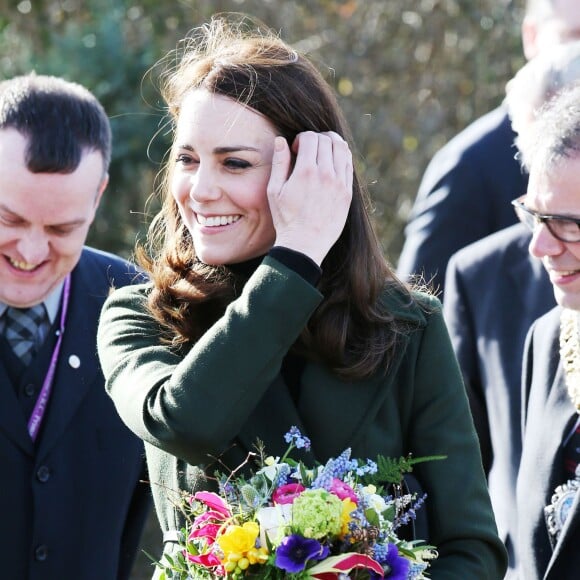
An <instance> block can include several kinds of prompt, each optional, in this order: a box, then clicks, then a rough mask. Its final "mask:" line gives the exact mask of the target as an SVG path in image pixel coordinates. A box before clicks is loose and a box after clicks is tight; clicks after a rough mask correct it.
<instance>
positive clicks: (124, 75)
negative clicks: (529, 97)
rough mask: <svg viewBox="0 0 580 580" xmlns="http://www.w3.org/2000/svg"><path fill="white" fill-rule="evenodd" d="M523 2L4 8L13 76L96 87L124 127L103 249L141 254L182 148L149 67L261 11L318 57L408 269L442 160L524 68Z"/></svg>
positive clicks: (122, 3)
mask: <svg viewBox="0 0 580 580" xmlns="http://www.w3.org/2000/svg"><path fill="white" fill-rule="evenodd" d="M522 5H523V2H519V3H518V2H515V0H416V1H415V2H411V3H408V2H398V1H395V0H317V1H311V0H287V1H285V2H278V1H275V0H176V1H175V2H158V1H157V0H82V1H81V0H44V1H34V2H29V1H27V0H24V1H20V2H8V1H7V0H0V55H3V56H2V57H0V77H1V78H6V77H10V76H13V75H15V74H18V73H22V72H27V71H29V70H30V69H35V70H36V71H37V72H39V73H50V74H57V75H62V76H64V77H65V78H69V79H71V80H75V81H78V82H80V83H82V84H84V85H86V86H87V87H88V88H90V89H91V90H93V91H94V92H95V94H96V95H97V96H98V97H99V98H100V99H101V101H102V102H103V104H104V105H105V107H106V109H107V111H108V112H109V114H110V117H111V122H112V125H113V131H114V157H113V160H112V165H111V181H110V185H109V188H108V191H107V193H106V195H105V197H104V200H103V202H102V207H101V208H100V211H99V214H98V216H97V219H96V221H95V224H94V226H93V229H92V231H91V234H90V238H89V241H90V242H91V243H92V244H94V245H96V246H98V247H101V248H104V249H108V250H112V251H116V252H119V253H121V254H123V255H126V256H128V255H130V254H131V251H132V248H133V246H134V242H135V236H136V235H137V233H138V232H141V233H142V232H144V231H145V228H146V225H147V224H148V222H149V220H150V217H151V216H150V215H147V213H146V212H149V214H151V212H154V211H155V209H156V207H157V206H156V205H155V204H153V205H151V206H150V207H149V208H147V209H146V201H147V199H149V198H150V196H151V193H152V191H153V187H154V178H155V175H156V174H157V172H158V170H159V168H160V163H161V161H162V159H163V157H164V153H165V151H166V149H167V146H168V135H166V134H165V133H164V130H163V119H164V111H163V107H162V104H161V103H160V100H159V96H158V94H157V91H156V89H155V87H154V85H153V83H152V82H151V81H152V79H151V78H150V77H149V76H148V74H147V72H148V71H149V69H150V68H151V67H152V65H153V64H154V63H155V62H156V61H157V60H158V59H159V58H161V57H162V56H164V55H165V54H166V53H167V51H169V50H171V49H172V48H174V47H175V45H176V43H177V41H178V40H179V39H180V38H182V37H183V36H184V35H185V34H186V32H187V31H188V30H190V29H191V28H193V27H195V26H197V25H199V24H201V23H203V22H205V21H207V19H208V18H209V16H210V15H211V14H212V13H216V12H221V11H239V12H246V13H249V14H252V15H254V16H257V17H258V18H260V19H261V20H263V21H264V22H265V23H266V24H268V25H269V26H271V27H272V28H274V29H276V30H279V31H280V33H281V35H282V37H283V38H284V39H285V40H288V41H290V42H291V43H293V44H294V45H295V46H297V47H298V48H300V49H302V50H306V51H307V52H308V53H309V54H310V56H311V57H312V58H313V59H314V61H315V62H316V63H317V64H318V65H319V67H320V68H321V70H322V71H323V72H324V73H325V75H326V77H327V78H328V80H329V82H330V83H331V84H332V85H333V86H334V88H335V89H336V91H337V93H338V94H339V97H340V101H341V104H342V106H343V107H344V110H345V113H346V116H347V118H348V119H349V122H350V123H351V126H352V129H353V135H354V139H355V142H356V146H357V149H358V165H359V167H360V168H361V169H362V170H363V175H364V177H365V179H366V181H367V183H368V185H369V188H370V191H371V195H372V198H373V202H374V207H375V214H374V215H375V219H376V223H377V226H378V229H379V233H380V237H381V240H382V242H383V246H384V249H385V253H386V255H387V256H388V257H389V258H390V259H391V261H393V262H395V261H396V259H397V256H398V253H399V251H400V248H401V245H402V228H403V225H404V222H405V220H406V217H407V214H408V211H409V209H410V207H411V204H412V201H413V199H414V197H415V194H416V191H417V187H418V183H419V179H420V177H421V175H422V172H423V170H424V169H425V167H426V165H427V163H428V161H429V160H430V158H431V157H432V156H433V154H434V152H435V151H436V150H437V149H438V148H439V147H440V146H442V145H443V143H445V142H446V141H447V140H448V139H449V138H450V137H451V136H452V135H454V134H456V133H457V132H458V131H459V130H461V129H462V128H463V127H465V126H466V125H467V124H468V123H469V122H470V121H472V120H473V119H475V118H476V117H477V116H479V115H480V114H482V113H484V112H486V111H488V110H490V109H491V108H493V107H494V106H496V105H497V104H498V103H499V102H500V101H501V99H502V98H503V95H504V87H505V83H506V82H507V81H508V80H509V79H510V78H511V76H512V75H513V74H514V72H515V70H517V68H518V67H519V66H520V65H521V64H522V63H523V56H522V54H521V46H520V45H521V41H520V21H521V14H522Z"/></svg>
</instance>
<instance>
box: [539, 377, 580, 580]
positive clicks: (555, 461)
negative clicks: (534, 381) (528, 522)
mask: <svg viewBox="0 0 580 580" xmlns="http://www.w3.org/2000/svg"><path fill="white" fill-rule="evenodd" d="M573 415H574V412H573V407H572V405H571V403H570V399H569V397H568V393H567V391H566V387H565V383H564V372H563V370H562V367H561V366H559V367H558V371H557V373H556V378H555V380H554V385H553V388H552V389H551V390H550V394H549V396H548V399H547V402H546V414H545V415H544V417H543V425H542V429H541V432H540V433H538V434H537V441H538V444H539V447H540V448H543V449H544V453H543V454H542V456H541V457H540V460H539V464H540V466H544V467H545V468H546V469H549V473H550V475H549V477H546V478H544V477H543V478H541V479H542V480H543V481H544V482H545V484H544V485H545V488H544V490H543V495H544V497H545V498H546V504H547V503H548V502H549V501H550V500H551V497H552V495H553V493H554V491H555V489H556V487H557V486H558V485H561V484H562V483H563V481H562V465H563V445H562V444H563V442H564V440H565V438H566V435H567V434H568V431H569V430H570V428H571V418H572V416H573ZM531 428H534V427H533V426H531ZM545 430H549V432H550V433H551V434H552V435H550V434H549V433H546V432H545ZM541 507H542V509H543V507H544V506H541ZM579 516H580V507H579V505H578V497H576V498H575V501H574V504H573V506H572V508H571V510H570V514H569V515H568V520H567V523H566V525H565V526H564V528H563V530H562V533H561V535H560V538H559V540H558V542H557V544H556V546H555V548H554V551H553V553H552V557H551V558H550V562H549V564H548V567H547V571H546V575H547V574H548V572H549V571H550V570H551V569H552V568H553V566H554V565H555V563H556V562H557V559H558V555H559V554H560V553H561V552H562V550H563V549H564V548H563V546H564V545H565V544H566V543H567V541H568V539H569V538H570V537H571V536H572V534H571V531H572V530H573V529H574V528H575V527H576V525H577V520H578V517H579ZM573 549H577V547H574V548H573Z"/></svg>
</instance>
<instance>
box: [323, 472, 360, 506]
mask: <svg viewBox="0 0 580 580" xmlns="http://www.w3.org/2000/svg"><path fill="white" fill-rule="evenodd" d="M329 491H330V493H333V494H334V495H335V496H336V497H338V498H339V499H350V500H351V501H352V502H353V503H355V504H358V497H357V496H356V493H355V492H354V489H352V487H350V485H348V483H344V481H342V480H340V479H338V478H336V477H335V478H333V480H332V483H331V484H330V490H329Z"/></svg>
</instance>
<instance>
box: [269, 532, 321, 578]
mask: <svg viewBox="0 0 580 580" xmlns="http://www.w3.org/2000/svg"><path fill="white" fill-rule="evenodd" d="M328 554H329V550H328V547H327V546H323V545H322V544H321V543H320V542H319V541H318V540H313V539H307V538H303V537H302V536H299V535H298V534H292V535H291V536H287V537H286V538H284V539H283V540H282V543H281V544H280V546H278V549H277V550H276V567H278V568H280V569H282V570H286V572H289V573H290V574H296V573H297V572H302V570H304V568H305V567H306V563H307V562H308V560H324V558H326V557H327V556H328Z"/></svg>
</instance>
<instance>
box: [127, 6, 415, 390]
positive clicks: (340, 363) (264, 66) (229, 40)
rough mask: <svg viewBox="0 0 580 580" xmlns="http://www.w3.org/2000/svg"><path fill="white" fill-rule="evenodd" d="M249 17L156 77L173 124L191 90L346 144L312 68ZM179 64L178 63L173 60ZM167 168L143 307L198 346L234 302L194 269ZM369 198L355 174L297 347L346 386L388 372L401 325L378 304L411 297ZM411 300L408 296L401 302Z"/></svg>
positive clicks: (147, 251)
mask: <svg viewBox="0 0 580 580" xmlns="http://www.w3.org/2000/svg"><path fill="white" fill-rule="evenodd" d="M250 24H251V29H252V30H250V29H249V27H248V19H247V17H246V18H245V19H242V20H238V21H237V22H235V23H234V24H232V22H231V16H228V17H225V16H223V15H221V16H218V17H214V18H213V19H212V21H211V22H210V23H209V24H207V25H205V26H203V27H201V28H198V29H195V30H194V31H193V32H192V33H191V34H190V35H189V36H188V37H187V38H186V39H185V40H184V41H182V43H181V45H180V48H179V49H178V51H177V52H174V53H172V55H171V59H172V62H173V64H172V65H171V66H170V69H169V70H168V71H166V72H165V73H163V74H162V76H161V80H162V86H161V91H162V95H163V97H164V99H165V102H166V104H167V107H168V111H169V114H170V117H171V120H172V123H173V127H174V125H175V120H176V119H177V118H178V117H179V113H180V106H181V103H182V101H183V98H184V96H185V95H186V94H187V93H188V92H190V91H192V90H195V89H204V90H207V91H210V92H213V93H217V94H220V95H224V96H226V97H229V98H231V99H234V100H235V101H237V102H241V103H243V104H244V105H246V106H249V107H251V108H252V109H254V110H255V111H257V112H259V113H260V114H262V115H264V116H265V117H266V118H267V119H269V120H270V122H271V123H272V124H273V125H274V126H275V127H276V129H277V130H278V131H279V133H280V135H282V136H284V137H285V138H286V139H287V141H288V143H292V141H293V140H294V138H295V137H296V135H297V134H298V133H301V132H303V131H316V132H322V131H335V132H336V133H338V134H339V135H341V136H342V137H343V138H344V139H345V140H347V141H348V142H349V143H351V142H352V141H351V138H350V131H349V129H348V126H347V123H346V121H345V119H344V117H343V115H342V113H341V110H340V107H339V105H338V103H337V101H336V98H335V96H334V93H333V91H332V90H331V88H330V86H329V85H328V84H327V82H326V81H325V80H324V78H323V77H322V75H321V74H320V72H319V71H318V70H317V69H316V68H315V66H314V65H313V64H312V63H311V62H310V61H309V60H308V59H307V58H305V57H304V56H303V55H301V54H298V53H297V52H296V51H295V50H294V49H293V48H291V47H290V46H288V45H287V44H286V43H284V42H283V41H282V40H281V39H280V38H279V37H278V36H277V35H275V34H274V33H272V32H271V31H268V30H267V29H266V28H265V27H264V26H262V25H261V24H256V21H250ZM176 57H177V58H176ZM173 163H174V162H173V160H172V159H169V160H168V162H167V165H166V167H165V171H164V174H163V179H162V181H161V182H160V187H159V188H158V191H159V193H160V194H161V196H162V199H163V206H162V209H161V211H160V212H159V214H158V215H157V216H156V217H155V219H154V220H153V222H152V224H151V226H150V230H149V233H148V238H147V243H146V245H145V246H138V248H137V258H138V260H139V262H140V264H141V266H142V267H144V268H145V270H146V271H147V272H148V273H149V274H150V276H151V279H152V281H153V284H154V288H153V290H152V292H151V294H150V296H149V302H148V306H149V309H150V311H151V312H152V314H153V315H154V316H155V318H156V319H157V320H158V321H159V322H160V323H161V324H162V326H163V327H164V328H165V329H166V331H167V334H166V338H167V340H169V341H171V342H172V343H173V344H175V345H179V344H184V343H191V342H193V341H195V340H197V339H198V338H199V337H200V336H201V335H202V334H203V333H204V332H205V331H206V330H207V329H208V327H209V326H210V325H211V324H212V323H213V322H215V320H217V318H218V317H219V316H221V315H222V314H223V312H224V309H225V307H226V305H227V303H229V302H230V301H231V300H232V299H233V298H235V296H236V295H237V294H238V293H239V288H236V278H235V277H234V276H232V275H231V273H229V271H228V269H227V268H225V267H214V266H208V265H205V264H202V263H200V262H199V261H197V260H196V255H195V248H194V247H193V243H192V239H191V236H190V234H189V232H188V230H187V228H186V227H185V225H184V224H183V222H182V220H181V217H180V214H179V211H178V208H177V205H176V203H175V201H174V199H173V197H172V195H171V192H170V187H169V182H170V177H171V171H172V166H173ZM368 208H369V199H368V194H367V192H366V190H365V188H364V187H363V186H362V184H361V182H360V180H359V178H358V176H357V175H356V171H355V175H354V185H353V197H352V203H351V207H350V210H349V213H348V218H347V221H346V225H345V227H344V230H343V232H342V234H341V235H340V237H339V239H338V241H337V242H336V243H335V244H334V246H333V247H332V248H331V250H330V251H329V253H328V255H327V256H326V258H325V259H324V261H323V263H322V271H323V274H322V278H321V280H320V282H319V284H318V288H319V290H320V291H321V292H322V294H323V295H324V299H323V301H322V303H321V304H320V305H319V307H318V309H317V310H316V311H315V312H314V314H313V315H312V317H311V318H310V321H309V323H308V325H307V327H306V328H305V329H304V331H303V332H302V335H301V336H300V339H299V340H298V341H297V344H296V345H295V350H296V352H298V353H299V354H302V355H303V356H306V357H307V358H309V359H315V360H318V361H321V362H322V363H324V364H326V365H328V366H329V367H330V368H331V369H332V370H333V371H334V372H335V373H336V374H337V375H339V376H342V377H343V378H345V379H348V380H352V379H358V378H363V377H368V376H369V375H371V374H373V373H375V372H376V371H379V370H386V368H387V367H388V363H389V360H390V359H391V357H392V353H393V349H394V347H395V344H396V342H397V335H398V334H399V332H401V331H402V330H403V324H402V322H401V321H398V320H397V319H396V318H395V317H394V316H392V315H391V314H390V313H389V312H388V311H387V310H386V309H385V308H384V307H383V305H382V301H381V299H380V297H381V295H382V294H383V292H385V287H386V286H394V287H396V288H398V289H399V290H401V291H402V292H404V293H407V291H406V289H405V288H404V286H403V285H402V284H401V283H400V282H399V281H398V280H397V279H396V277H395V275H394V274H393V272H392V270H391V269H390V267H389V265H388V264H387V262H386V260H385V259H384V257H383V254H382V251H381V247H380V244H379V241H378V239H377V237H376V235H375V232H374V230H373V228H372V226H371V222H370V218H369V211H368ZM407 296H408V299H409V301H411V297H410V295H409V294H408V293H407Z"/></svg>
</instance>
